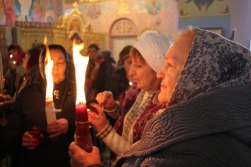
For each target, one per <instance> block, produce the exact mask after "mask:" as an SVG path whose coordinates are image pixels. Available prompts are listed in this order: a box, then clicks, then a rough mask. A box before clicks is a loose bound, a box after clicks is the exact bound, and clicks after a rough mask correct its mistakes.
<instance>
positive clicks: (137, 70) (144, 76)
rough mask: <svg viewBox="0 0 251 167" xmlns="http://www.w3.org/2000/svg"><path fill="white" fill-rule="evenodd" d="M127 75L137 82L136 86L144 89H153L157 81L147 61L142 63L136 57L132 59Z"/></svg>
mask: <svg viewBox="0 0 251 167" xmlns="http://www.w3.org/2000/svg"><path fill="white" fill-rule="evenodd" d="M129 75H131V76H132V77H133V81H134V82H135V83H136V84H137V87H138V88H139V89H143V90H145V91H155V88H156V87H155V85H156V82H159V81H158V79H157V78H156V73H155V72H154V71H153V70H152V68H151V67H150V66H149V65H148V63H146V64H143V63H142V62H140V60H137V59H136V60H132V65H131V67H130V70H129Z"/></svg>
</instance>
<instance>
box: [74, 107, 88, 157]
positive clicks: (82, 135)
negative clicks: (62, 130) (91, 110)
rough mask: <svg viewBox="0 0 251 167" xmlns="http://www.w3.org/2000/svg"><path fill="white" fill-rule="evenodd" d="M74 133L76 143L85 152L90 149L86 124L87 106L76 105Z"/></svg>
mask: <svg viewBox="0 0 251 167" xmlns="http://www.w3.org/2000/svg"><path fill="white" fill-rule="evenodd" d="M75 113H76V135H77V139H76V141H77V144H78V145H79V146H80V147H81V148H82V149H84V150H85V151H87V152H91V151H92V139H91V134H90V130H89V124H88V114H87V106H86V105H85V104H78V105H76V112H75Z"/></svg>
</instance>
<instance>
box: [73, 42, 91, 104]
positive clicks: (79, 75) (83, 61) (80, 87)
mask: <svg viewBox="0 0 251 167" xmlns="http://www.w3.org/2000/svg"><path fill="white" fill-rule="evenodd" d="M83 48H84V44H83V43H81V44H76V42H75V40H74V41H73V60H74V65H75V74H76V84H77V99H76V104H83V103H84V104H85V103H86V97H85V91H84V87H85V71H86V68H87V65H88V61H89V57H88V56H82V55H81V54H80V51H81V50H82V49H83Z"/></svg>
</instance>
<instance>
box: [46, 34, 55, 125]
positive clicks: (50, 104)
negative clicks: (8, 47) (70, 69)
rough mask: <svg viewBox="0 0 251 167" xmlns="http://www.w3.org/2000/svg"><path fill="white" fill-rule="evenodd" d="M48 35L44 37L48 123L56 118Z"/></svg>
mask: <svg viewBox="0 0 251 167" xmlns="http://www.w3.org/2000/svg"><path fill="white" fill-rule="evenodd" d="M46 43H47V37H46V36H45V37H44V45H45V60H44V61H45V64H46V65H45V77H46V95H45V104H46V106H45V112H46V120H47V124H50V123H51V122H53V121H55V120H56V115H55V108H54V102H53V76H52V68H53V61H52V59H51V55H50V51H49V48H48V45H47V44H46Z"/></svg>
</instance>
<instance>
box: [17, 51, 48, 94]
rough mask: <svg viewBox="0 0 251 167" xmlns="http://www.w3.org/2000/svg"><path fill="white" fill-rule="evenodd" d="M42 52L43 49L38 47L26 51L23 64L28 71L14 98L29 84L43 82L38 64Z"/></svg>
mask: <svg viewBox="0 0 251 167" xmlns="http://www.w3.org/2000/svg"><path fill="white" fill-rule="evenodd" d="M40 52H41V50H39V49H36V48H35V49H30V50H28V51H27V52H26V54H25V56H24V58H23V64H22V65H23V67H24V68H25V69H26V73H25V74H24V76H23V77H22V82H21V83H20V85H19V86H18V89H17V91H16V92H15V96H14V99H15V97H16V96H17V95H18V94H19V93H20V92H21V90H22V89H23V88H25V87H26V86H27V85H30V84H33V83H40V82H43V78H42V77H41V75H40V72H39V66H38V60H39V56H40Z"/></svg>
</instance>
